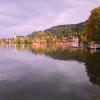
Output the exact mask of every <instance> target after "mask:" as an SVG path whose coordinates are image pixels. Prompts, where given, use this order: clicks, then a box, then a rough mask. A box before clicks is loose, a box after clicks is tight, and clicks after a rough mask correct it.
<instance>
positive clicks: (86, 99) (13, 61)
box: [0, 45, 100, 100]
mask: <svg viewBox="0 0 100 100" xmlns="http://www.w3.org/2000/svg"><path fill="white" fill-rule="evenodd" d="M0 100H100V51H99V50H97V51H93V50H87V49H86V48H80V49H78V48H73V49H72V48H64V47H63V46H62V47H56V46H41V47H40V46H35V47H33V46H32V45H3V46H0Z"/></svg>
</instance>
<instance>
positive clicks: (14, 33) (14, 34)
mask: <svg viewBox="0 0 100 100" xmlns="http://www.w3.org/2000/svg"><path fill="white" fill-rule="evenodd" d="M14 40H16V33H15V32H14Z"/></svg>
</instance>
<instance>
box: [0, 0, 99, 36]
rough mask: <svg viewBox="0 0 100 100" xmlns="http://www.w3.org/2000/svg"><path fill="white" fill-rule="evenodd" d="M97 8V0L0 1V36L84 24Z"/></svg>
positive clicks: (25, 33)
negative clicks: (64, 25) (63, 25)
mask: <svg viewBox="0 0 100 100" xmlns="http://www.w3.org/2000/svg"><path fill="white" fill-rule="evenodd" d="M98 6H100V0H0V37H12V36H13V33H14V32H15V33H16V34H17V35H27V34H31V33H32V32H34V31H40V30H45V29H47V28H50V27H52V26H56V25H62V24H76V23H80V22H84V21H86V20H87V19H88V17H89V15H90V11H91V10H92V9H93V8H95V7H98Z"/></svg>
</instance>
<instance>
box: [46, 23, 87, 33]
mask: <svg viewBox="0 0 100 100" xmlns="http://www.w3.org/2000/svg"><path fill="white" fill-rule="evenodd" d="M84 24H85V22H82V23H79V24H68V25H58V26H54V27H51V28H49V29H47V30H45V32H46V33H59V32H60V33H62V31H64V30H70V31H72V32H81V31H82V30H83V27H84Z"/></svg>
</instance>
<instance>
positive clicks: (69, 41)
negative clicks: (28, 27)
mask: <svg viewBox="0 0 100 100" xmlns="http://www.w3.org/2000/svg"><path fill="white" fill-rule="evenodd" d="M79 43H80V38H79V36H78V35H77V34H72V35H70V36H56V35H54V34H50V35H46V34H45V33H44V32H39V33H37V34H35V35H34V37H29V36H17V35H16V34H15V33H14V35H13V38H8V39H0V44H33V45H49V44H57V45H66V46H67V47H79Z"/></svg>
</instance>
